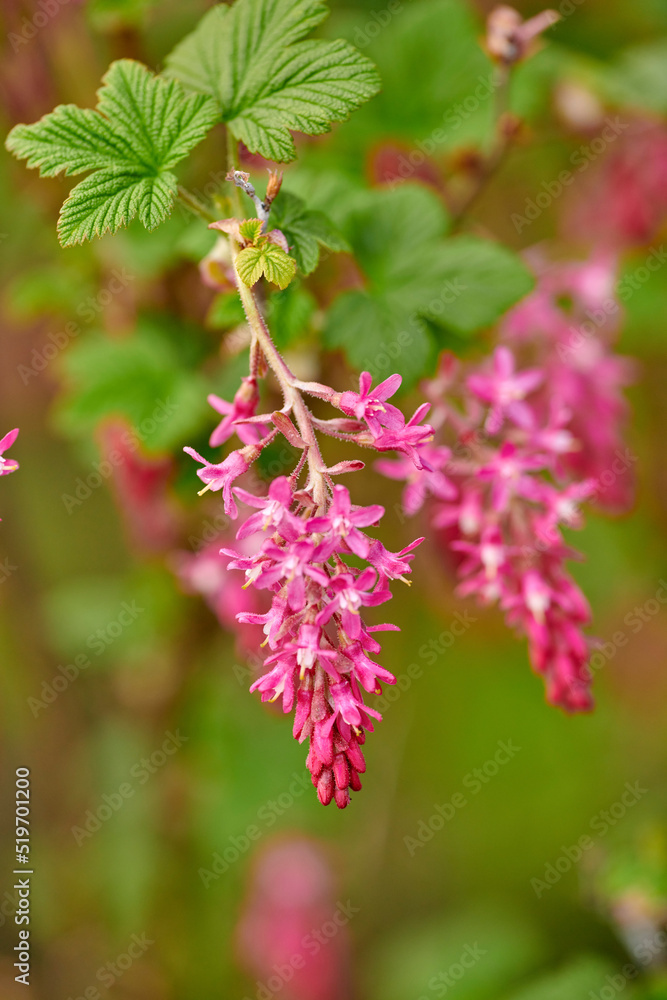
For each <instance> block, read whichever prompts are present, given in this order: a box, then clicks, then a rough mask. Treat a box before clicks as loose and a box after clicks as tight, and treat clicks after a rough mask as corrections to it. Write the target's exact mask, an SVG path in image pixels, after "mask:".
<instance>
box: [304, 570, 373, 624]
mask: <svg viewBox="0 0 667 1000" xmlns="http://www.w3.org/2000/svg"><path fill="white" fill-rule="evenodd" d="M376 577H377V573H376V572H375V570H374V569H372V568H371V567H370V566H369V567H368V568H367V569H365V570H364V571H363V572H362V573H360V575H359V577H358V578H357V579H355V578H354V576H353V575H352V573H339V574H338V575H337V576H335V577H334V578H333V579H332V580H330V581H329V584H328V588H327V589H328V592H329V594H330V595H331V596H330V600H329V601H328V602H327V604H326V605H325V606H324V607H323V608H322V610H321V611H320V612H319V614H318V616H317V618H316V621H317V624H318V625H324V624H325V623H326V622H328V621H329V619H330V618H331V617H332V615H334V614H338V615H340V618H341V623H342V626H343V628H344V630H345V633H346V635H348V636H349V637H350V638H351V639H358V638H359V635H360V633H361V618H360V615H359V611H360V609H361V608H362V607H375V606H377V605H378V604H384V602H385V601H388V600H389V599H390V598H391V594H390V593H389V591H388V590H375V591H372V592H369V589H370V588H371V587H372V586H373V584H374V583H375V580H376Z"/></svg>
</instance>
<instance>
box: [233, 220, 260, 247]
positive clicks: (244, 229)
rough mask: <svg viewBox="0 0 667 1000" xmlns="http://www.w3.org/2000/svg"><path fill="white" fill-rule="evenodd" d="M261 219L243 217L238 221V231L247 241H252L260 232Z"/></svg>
mask: <svg viewBox="0 0 667 1000" xmlns="http://www.w3.org/2000/svg"><path fill="white" fill-rule="evenodd" d="M262 225H263V223H262V220H261V219H244V220H243V222H241V223H239V233H240V234H241V236H242V237H243V239H244V240H246V242H247V243H254V242H255V240H256V239H257V238H258V237H259V236H261V233H262Z"/></svg>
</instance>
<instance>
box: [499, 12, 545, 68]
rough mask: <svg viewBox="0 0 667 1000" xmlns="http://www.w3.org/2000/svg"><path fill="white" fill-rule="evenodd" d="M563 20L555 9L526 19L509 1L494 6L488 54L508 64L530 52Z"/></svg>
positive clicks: (517, 60) (523, 57)
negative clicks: (540, 37) (548, 30)
mask: <svg viewBox="0 0 667 1000" xmlns="http://www.w3.org/2000/svg"><path fill="white" fill-rule="evenodd" d="M558 20H560V15H559V14H557V13H556V11H555V10H543V11H540V13H539V14H536V15H535V17H531V18H529V20H527V21H524V20H523V18H522V17H521V14H519V12H518V11H516V10H514V8H513V7H508V6H507V5H506V4H501V5H500V6H498V7H494V9H493V10H492V11H491V13H490V14H489V17H488V21H487V35H486V47H487V50H488V53H489V55H490V56H491V57H492V58H494V59H496V60H498V62H500V63H504V64H505V65H508V66H510V65H512V63H515V62H519V61H520V60H521V59H525V58H526V56H528V55H530V53H531V49H534V47H535V40H536V39H537V38H538V37H539V36H540V35H541V34H542V32H543V31H546V30H547V28H550V27H551V25H552V24H555V23H556V21H558Z"/></svg>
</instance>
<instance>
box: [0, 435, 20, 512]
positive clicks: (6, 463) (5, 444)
mask: <svg viewBox="0 0 667 1000" xmlns="http://www.w3.org/2000/svg"><path fill="white" fill-rule="evenodd" d="M18 436H19V430H18V427H15V428H14V430H13V431H9V433H8V434H5V436H4V437H3V438H2V439H1V440H0V476H8V475H9V474H10V472H16V470H17V469H18V467H19V463H18V462H17V461H16V459H14V458H5V452H6V451H7V450H8V449H9V448H11V446H12V445H13V444H14V442H15V441H16V439H17V437H18ZM0 520H2V519H1V518H0Z"/></svg>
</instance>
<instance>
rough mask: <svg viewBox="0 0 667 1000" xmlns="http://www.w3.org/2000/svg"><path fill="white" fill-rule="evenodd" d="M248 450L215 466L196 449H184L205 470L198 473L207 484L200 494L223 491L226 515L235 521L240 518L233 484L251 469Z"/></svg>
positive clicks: (199, 470) (235, 454) (235, 452)
mask: <svg viewBox="0 0 667 1000" xmlns="http://www.w3.org/2000/svg"><path fill="white" fill-rule="evenodd" d="M247 450H248V449H247V448H243V449H242V450H241V451H233V452H232V453H231V454H230V455H228V456H227V458H226V459H225V460H224V461H223V462H220V463H219V464H218V465H214V464H213V463H212V462H209V461H208V460H207V459H206V458H202V456H201V455H200V454H199V452H197V451H195V450H194V448H184V449H183V451H184V452H186V453H187V454H188V455H191V456H192V458H195V459H196V460H197V461H198V462H201V463H202V465H203V468H202V469H198V471H197V475H198V476H199V478H200V479H201V480H202V482H203V483H206V485H205V487H204V489H203V490H200V492H201V493H204V491H205V490H214V491H215V490H222V498H223V502H224V507H225V514H227V516H228V517H231V518H234V519H235V518H236V517H238V507H237V506H236V501H235V500H234V496H233V494H232V484H233V482H234V480H235V479H238V477H239V476H242V475H243V473H244V472H247V471H248V469H249V468H250V461H249V460H248V456H247Z"/></svg>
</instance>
